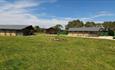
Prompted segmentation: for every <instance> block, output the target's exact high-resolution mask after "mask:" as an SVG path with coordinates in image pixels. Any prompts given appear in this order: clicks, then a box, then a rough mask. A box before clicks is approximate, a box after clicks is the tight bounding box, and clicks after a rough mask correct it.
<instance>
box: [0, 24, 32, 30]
mask: <svg viewBox="0 0 115 70" xmlns="http://www.w3.org/2000/svg"><path fill="white" fill-rule="evenodd" d="M28 26H31V25H0V29H15V30H21V29H24V28H26V27H28Z"/></svg>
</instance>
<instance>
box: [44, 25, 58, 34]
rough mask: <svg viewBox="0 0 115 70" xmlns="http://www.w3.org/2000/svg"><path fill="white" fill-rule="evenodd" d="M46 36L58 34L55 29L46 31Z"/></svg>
mask: <svg viewBox="0 0 115 70" xmlns="http://www.w3.org/2000/svg"><path fill="white" fill-rule="evenodd" d="M45 33H46V34H57V30H56V29H55V28H53V27H51V28H48V29H45Z"/></svg>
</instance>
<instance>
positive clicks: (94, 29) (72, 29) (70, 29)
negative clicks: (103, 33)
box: [68, 27, 102, 31]
mask: <svg viewBox="0 0 115 70" xmlns="http://www.w3.org/2000/svg"><path fill="white" fill-rule="evenodd" d="M100 29H102V28H101V27H80V28H69V30H68V31H100Z"/></svg>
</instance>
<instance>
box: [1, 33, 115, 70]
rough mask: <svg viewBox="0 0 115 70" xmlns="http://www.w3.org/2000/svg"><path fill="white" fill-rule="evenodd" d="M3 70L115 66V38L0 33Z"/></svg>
mask: <svg viewBox="0 0 115 70" xmlns="http://www.w3.org/2000/svg"><path fill="white" fill-rule="evenodd" d="M0 70H115V41H111V40H96V39H84V38H72V37H61V36H46V35H40V36H31V37H0Z"/></svg>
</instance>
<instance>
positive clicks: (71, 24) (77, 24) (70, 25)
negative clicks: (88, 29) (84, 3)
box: [65, 20, 84, 29]
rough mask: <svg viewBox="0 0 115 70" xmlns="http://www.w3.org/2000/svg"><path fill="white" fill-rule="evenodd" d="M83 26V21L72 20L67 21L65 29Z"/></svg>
mask: <svg viewBox="0 0 115 70" xmlns="http://www.w3.org/2000/svg"><path fill="white" fill-rule="evenodd" d="M82 26H84V23H83V22H82V21H80V20H73V21H70V22H68V24H67V25H66V26H65V28H66V29H68V28H76V27H82Z"/></svg>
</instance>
